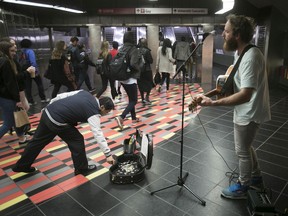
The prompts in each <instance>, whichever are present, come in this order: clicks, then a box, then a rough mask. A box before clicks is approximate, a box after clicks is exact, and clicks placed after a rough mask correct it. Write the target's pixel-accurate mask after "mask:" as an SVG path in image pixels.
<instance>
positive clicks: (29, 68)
mask: <svg viewBox="0 0 288 216" xmlns="http://www.w3.org/2000/svg"><path fill="white" fill-rule="evenodd" d="M26 70H27V71H28V73H30V74H31V73H35V70H36V69H35V67H33V66H30V67H28V68H27V69H26Z"/></svg>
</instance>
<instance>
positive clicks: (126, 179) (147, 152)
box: [109, 130, 153, 184]
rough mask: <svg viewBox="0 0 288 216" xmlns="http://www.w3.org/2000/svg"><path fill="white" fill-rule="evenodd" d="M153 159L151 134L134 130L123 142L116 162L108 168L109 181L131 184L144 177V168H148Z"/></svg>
mask: <svg viewBox="0 0 288 216" xmlns="http://www.w3.org/2000/svg"><path fill="white" fill-rule="evenodd" d="M152 159H153V139H152V135H151V134H145V133H142V132H141V131H140V130H136V133H135V134H132V135H131V136H130V138H129V139H125V140H124V143H123V154H122V155H120V156H118V157H116V158H115V160H116V163H115V164H114V165H112V166H111V167H110V169H109V173H110V181H111V182H112V183H114V184H132V183H137V182H140V181H142V180H143V179H144V178H145V169H150V168H151V166H152Z"/></svg>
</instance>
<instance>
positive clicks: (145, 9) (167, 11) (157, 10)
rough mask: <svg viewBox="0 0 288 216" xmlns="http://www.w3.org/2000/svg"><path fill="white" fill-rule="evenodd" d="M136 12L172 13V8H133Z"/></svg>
mask: <svg viewBox="0 0 288 216" xmlns="http://www.w3.org/2000/svg"><path fill="white" fill-rule="evenodd" d="M135 13H136V14H172V8H135Z"/></svg>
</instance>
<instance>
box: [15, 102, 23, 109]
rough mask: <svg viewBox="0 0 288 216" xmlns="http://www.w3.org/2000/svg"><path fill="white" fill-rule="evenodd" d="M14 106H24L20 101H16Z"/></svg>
mask: <svg viewBox="0 0 288 216" xmlns="http://www.w3.org/2000/svg"><path fill="white" fill-rule="evenodd" d="M16 106H17V107H21V108H24V107H23V104H22V102H17V103H16Z"/></svg>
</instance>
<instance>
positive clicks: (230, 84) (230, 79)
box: [220, 44, 256, 95]
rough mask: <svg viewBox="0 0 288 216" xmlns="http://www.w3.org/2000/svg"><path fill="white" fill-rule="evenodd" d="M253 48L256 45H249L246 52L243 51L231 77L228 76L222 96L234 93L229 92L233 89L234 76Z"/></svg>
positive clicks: (221, 92)
mask: <svg viewBox="0 0 288 216" xmlns="http://www.w3.org/2000/svg"><path fill="white" fill-rule="evenodd" d="M252 47H256V46H255V45H252V44H249V45H247V46H246V47H245V48H244V50H243V51H242V53H241V55H240V56H239V58H238V59H237V62H236V64H235V65H234V66H233V69H232V71H231V73H230V75H229V76H228V78H227V80H226V82H225V83H224V85H223V87H222V89H221V91H220V95H225V94H226V93H232V92H229V90H230V91H231V89H233V80H234V76H235V73H236V71H237V69H238V67H239V65H240V62H241V60H242V57H243V56H244V54H245V53H246V52H247V51H248V50H249V49H250V48H252Z"/></svg>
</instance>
